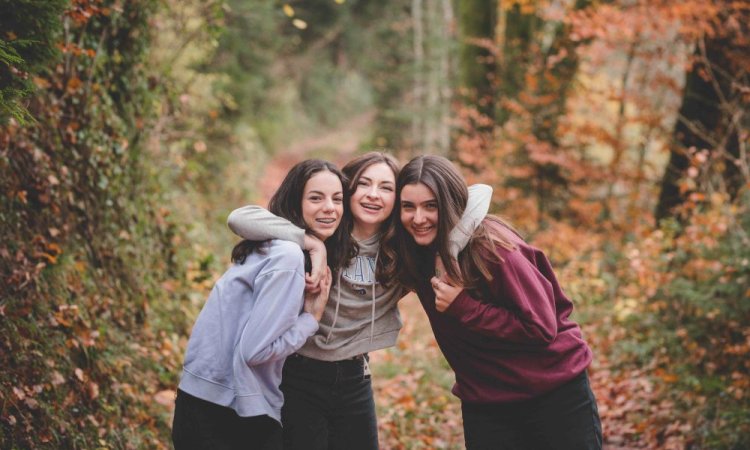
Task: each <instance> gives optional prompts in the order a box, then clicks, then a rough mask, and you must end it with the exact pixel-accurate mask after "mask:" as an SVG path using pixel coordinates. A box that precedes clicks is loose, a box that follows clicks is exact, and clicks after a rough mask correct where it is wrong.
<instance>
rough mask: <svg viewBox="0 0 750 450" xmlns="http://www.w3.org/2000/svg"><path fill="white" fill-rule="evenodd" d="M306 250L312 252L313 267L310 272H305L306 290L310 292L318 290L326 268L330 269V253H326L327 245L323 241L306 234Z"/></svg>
mask: <svg viewBox="0 0 750 450" xmlns="http://www.w3.org/2000/svg"><path fill="white" fill-rule="evenodd" d="M305 250H307V251H308V252H309V254H310V262H311V265H312V268H311V269H310V273H309V274H305V291H306V292H310V293H316V292H318V291H317V289H319V284H320V280H321V279H322V278H323V277H325V274H326V270H327V269H328V265H327V264H328V261H327V257H328V254H327V253H326V246H325V244H323V241H321V240H320V239H318V238H316V237H315V236H311V235H309V234H305Z"/></svg>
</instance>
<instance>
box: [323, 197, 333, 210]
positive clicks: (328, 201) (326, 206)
mask: <svg viewBox="0 0 750 450" xmlns="http://www.w3.org/2000/svg"><path fill="white" fill-rule="evenodd" d="M334 209H335V206H334V204H333V199H332V198H327V199H326V200H325V201H324V202H323V211H326V212H327V211H333V210H334Z"/></svg>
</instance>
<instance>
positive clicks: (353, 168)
mask: <svg viewBox="0 0 750 450" xmlns="http://www.w3.org/2000/svg"><path fill="white" fill-rule="evenodd" d="M375 164H385V165H387V166H388V168H389V169H391V171H393V178H394V179H396V178H398V174H399V168H398V162H396V159H395V158H394V157H393V156H391V155H389V154H387V153H383V152H369V153H365V154H364V155H361V156H358V157H356V158H354V159H353V160H351V161H349V163H348V164H347V165H345V166H344V167H343V169H341V171H342V172H344V175H346V177H347V178H348V179H349V185H348V191H349V198H351V196H352V195H354V192H355V191H356V190H357V184H358V183H359V179H360V178H361V177H362V174H363V173H364V171H365V170H367V168H368V167H370V166H373V165H375ZM347 206H348V205H347ZM397 210H398V203H396V204H394V206H393V211H391V215H390V216H389V217H388V218H387V219H386V221H385V222H383V224H382V225H381V226H380V252H379V254H378V260H377V265H376V267H375V279H376V280H378V281H379V282H380V283H382V284H384V285H388V284H389V282H390V281H391V280H392V279H393V278H392V277H386V276H385V275H386V272H387V269H388V268H391V267H393V266H394V265H395V262H396V259H397V254H396V249H395V248H394V247H393V236H394V235H395V233H396V229H395V224H394V222H395V220H396V217H395V215H394V213H395V212H396V211H397ZM353 221H354V218H353V217H352V224H353ZM356 251H357V252H358V251H359V247H356ZM355 256H356V254H355Z"/></svg>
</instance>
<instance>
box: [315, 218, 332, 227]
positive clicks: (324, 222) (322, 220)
mask: <svg viewBox="0 0 750 450" xmlns="http://www.w3.org/2000/svg"><path fill="white" fill-rule="evenodd" d="M315 222H317V223H319V224H321V225H333V224H335V223H336V218H335V217H324V218H320V219H315Z"/></svg>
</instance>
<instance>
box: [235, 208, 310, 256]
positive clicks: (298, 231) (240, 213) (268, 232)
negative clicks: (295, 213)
mask: <svg viewBox="0 0 750 450" xmlns="http://www.w3.org/2000/svg"><path fill="white" fill-rule="evenodd" d="M227 225H228V226H229V229H230V230H232V232H233V233H234V234H236V235H238V236H240V237H241V238H243V239H250V240H253V241H265V240H268V239H281V240H284V241H289V242H294V243H295V244H297V245H299V246H300V248H305V230H303V229H302V228H299V227H297V226H295V225H294V224H293V223H292V222H290V221H288V220H286V219H284V218H282V217H278V216H276V215H274V214H272V213H270V212H269V211H268V210H266V209H264V208H261V207H260V206H255V205H248V206H243V207H241V208H237V209H235V210H234V211H232V212H231V213H230V214H229V218H228V219H227Z"/></svg>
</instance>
